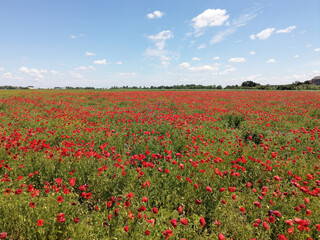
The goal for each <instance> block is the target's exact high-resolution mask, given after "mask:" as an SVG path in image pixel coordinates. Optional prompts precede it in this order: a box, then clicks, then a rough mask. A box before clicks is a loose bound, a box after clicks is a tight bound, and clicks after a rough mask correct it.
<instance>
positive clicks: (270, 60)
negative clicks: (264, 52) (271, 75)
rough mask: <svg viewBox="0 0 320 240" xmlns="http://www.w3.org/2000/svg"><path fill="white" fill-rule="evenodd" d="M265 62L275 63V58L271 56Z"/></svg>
mask: <svg viewBox="0 0 320 240" xmlns="http://www.w3.org/2000/svg"><path fill="white" fill-rule="evenodd" d="M266 63H276V60H274V59H273V58H270V59H269V60H267V61H266Z"/></svg>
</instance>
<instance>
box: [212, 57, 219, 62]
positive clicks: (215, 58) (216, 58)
mask: <svg viewBox="0 0 320 240" xmlns="http://www.w3.org/2000/svg"><path fill="white" fill-rule="evenodd" d="M219 59H220V57H218V56H216V57H214V58H212V60H214V61H216V60H219Z"/></svg>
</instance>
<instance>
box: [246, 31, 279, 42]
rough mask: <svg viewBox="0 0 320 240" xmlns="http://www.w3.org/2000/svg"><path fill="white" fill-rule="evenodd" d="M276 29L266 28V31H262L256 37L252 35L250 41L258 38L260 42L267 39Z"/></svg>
mask: <svg viewBox="0 0 320 240" xmlns="http://www.w3.org/2000/svg"><path fill="white" fill-rule="evenodd" d="M275 30H276V29H275V28H267V29H264V30H262V31H261V32H259V33H257V34H256V35H254V34H252V35H250V38H251V39H252V40H254V39H256V38H258V39H260V40H265V39H268V38H269V37H270V36H271V35H272V34H273V33H274V31H275Z"/></svg>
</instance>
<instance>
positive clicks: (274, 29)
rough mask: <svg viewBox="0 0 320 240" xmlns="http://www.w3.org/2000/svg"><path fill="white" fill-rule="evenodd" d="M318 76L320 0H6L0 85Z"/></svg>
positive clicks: (1, 15)
mask: <svg viewBox="0 0 320 240" xmlns="http://www.w3.org/2000/svg"><path fill="white" fill-rule="evenodd" d="M316 75H320V3H319V1H318V0H308V1H301V0H290V1H289V0H281V1H279V0H255V1H254V0H241V1H239V0H228V1H226V0H171V1H168V0H162V1H151V0H137V1H132V0H116V1H115V0H114V1H108V0H105V1H102V0H99V1H97V0H92V1H87V0H85V1H84V0H68V1H65V0H55V1H49V0H28V1H25V0H19V1H18V0H17V1H15V0H1V1H0V85H13V86H28V85H32V86H35V87H37V88H38V87H41V88H42V87H49V88H51V87H56V86H61V87H64V86H74V87H75V86H94V87H108V88H109V87H111V86H126V85H128V86H159V85H174V84H203V85H222V86H226V85H233V84H239V85H240V84H241V83H242V82H243V81H247V80H252V81H255V82H259V83H262V84H279V83H280V84H281V83H283V84H285V83H292V82H294V81H304V80H308V79H310V78H312V77H314V76H316Z"/></svg>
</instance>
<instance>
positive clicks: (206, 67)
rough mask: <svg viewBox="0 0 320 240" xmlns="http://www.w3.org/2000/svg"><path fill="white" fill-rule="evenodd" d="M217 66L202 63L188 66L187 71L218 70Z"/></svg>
mask: <svg viewBox="0 0 320 240" xmlns="http://www.w3.org/2000/svg"><path fill="white" fill-rule="evenodd" d="M218 70H219V68H217V67H214V66H210V65H202V66H198V67H190V68H189V71H191V72H210V71H214V72H215V71H218Z"/></svg>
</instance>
